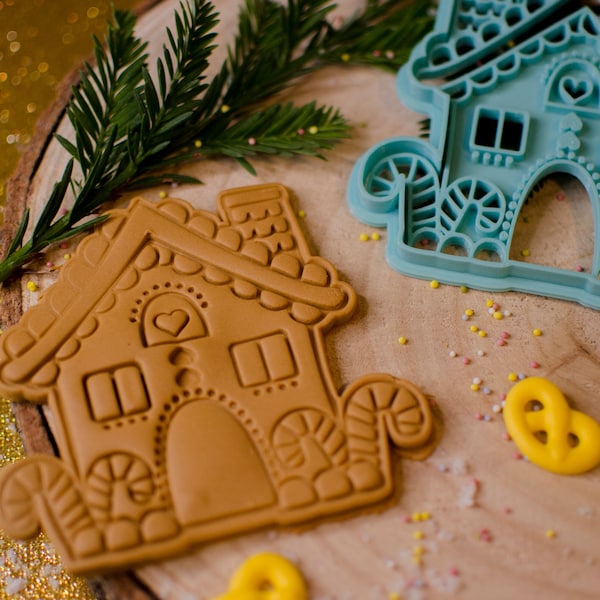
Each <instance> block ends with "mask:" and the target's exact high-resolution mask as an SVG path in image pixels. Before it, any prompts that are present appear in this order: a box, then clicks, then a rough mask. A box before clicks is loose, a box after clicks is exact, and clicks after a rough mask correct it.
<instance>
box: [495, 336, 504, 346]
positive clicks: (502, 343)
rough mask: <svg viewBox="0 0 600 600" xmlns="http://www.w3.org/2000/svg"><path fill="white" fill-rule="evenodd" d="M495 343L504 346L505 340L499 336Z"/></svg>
mask: <svg viewBox="0 0 600 600" xmlns="http://www.w3.org/2000/svg"><path fill="white" fill-rule="evenodd" d="M496 345H498V346H506V340H503V339H502V338H500V339H499V340H498V341H497V342H496Z"/></svg>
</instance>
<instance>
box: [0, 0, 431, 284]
mask: <svg viewBox="0 0 600 600" xmlns="http://www.w3.org/2000/svg"><path fill="white" fill-rule="evenodd" d="M431 7H432V2H430V1H418V0H414V1H413V2H411V3H407V2H402V1H401V2H398V1H397V0H366V5H365V8H364V9H363V10H362V11H358V12H357V13H356V14H355V15H353V16H352V18H350V19H348V20H347V21H346V22H344V23H342V24H341V25H340V26H337V27H336V26H335V25H334V24H333V23H332V22H331V13H332V11H333V10H334V9H335V4H334V3H332V2H330V1H328V0H287V3H280V2H278V1H276V0H245V4H243V6H242V9H241V10H240V14H239V19H238V31H237V35H236V36H235V39H234V41H233V43H232V44H231V45H230V46H229V47H228V49H227V50H228V51H227V58H226V60H225V61H224V62H223V64H222V65H221V68H220V69H219V70H218V72H217V74H216V75H215V76H214V77H213V78H212V79H211V80H210V81H209V80H208V79H207V76H206V70H207V68H208V66H209V60H210V57H211V54H212V52H213V50H214V48H215V38H216V33H215V31H214V29H215V26H216V24H217V19H218V14H217V13H216V11H215V8H214V6H213V4H212V3H211V2H210V1H209V0H182V1H181V2H180V5H179V10H178V11H177V12H176V13H175V27H174V30H171V29H167V30H166V36H167V43H166V44H165V45H164V46H163V50H162V54H161V55H160V56H159V58H158V59H157V60H156V65H155V66H156V76H155V78H153V77H151V75H150V70H149V67H148V55H147V52H146V49H147V43H146V42H144V41H143V40H140V39H139V38H137V37H136V36H135V33H134V27H135V24H136V19H135V17H134V16H133V14H132V13H128V12H122V11H114V13H113V22H112V24H110V25H109V26H108V30H107V34H106V38H105V40H104V43H101V42H100V41H99V40H98V39H96V38H94V58H95V65H94V67H92V66H91V65H89V64H87V63H85V64H84V68H83V70H82V72H81V81H80V84H79V85H78V86H77V87H76V88H73V95H72V99H71V101H70V103H69V106H68V108H67V116H68V118H69V120H70V122H71V124H72V127H73V131H74V138H73V139H72V140H71V139H66V138H65V137H63V136H60V135H57V136H56V137H57V139H58V141H59V142H60V143H61V144H62V146H63V147H64V148H65V149H66V150H67V152H68V153H69V154H70V155H71V160H70V161H69V162H68V164H67V165H66V167H65V170H64V172H63V174H62V177H61V178H60V180H59V181H57V182H56V184H55V185H54V187H53V189H52V192H51V194H50V196H49V198H48V200H47V201H46V204H45V206H44V209H43V211H42V213H41V215H40V216H39V218H38V220H37V222H36V223H35V225H34V226H33V227H32V228H31V229H32V233H31V235H30V237H29V239H27V240H25V237H26V234H27V231H29V229H30V227H29V225H30V223H29V220H30V212H29V209H27V210H25V212H24V214H23V219H22V221H21V224H20V225H19V227H18V228H17V231H16V233H15V236H14V238H13V240H12V242H11V244H10V247H9V248H8V251H7V254H6V256H5V257H4V259H3V260H2V261H1V262H0V283H1V282H3V281H5V280H6V279H7V278H8V277H9V276H11V275H12V274H13V273H14V272H15V271H16V270H17V269H19V268H21V267H23V266H24V265H26V264H28V263H30V262H31V261H32V260H33V259H35V258H37V257H38V256H40V255H41V253H42V252H43V250H44V249H45V248H46V247H48V246H49V245H51V244H54V243H56V242H59V241H62V240H64V239H67V238H69V237H71V236H73V235H76V234H78V233H80V232H82V231H85V230H87V229H89V228H90V227H92V226H94V225H96V224H97V223H99V222H101V221H102V220H103V219H104V217H103V216H102V215H98V211H99V209H100V208H101V207H102V205H103V204H104V203H105V202H107V201H108V200H110V199H113V198H116V197H117V196H118V195H120V194H122V193H123V192H125V191H127V190H132V189H139V188H143V187H148V186H157V185H160V184H164V183H167V182H169V183H171V182H175V183H198V180H197V179H195V178H193V177H190V176H187V175H184V174H181V173H179V172H178V171H177V170H176V169H177V167H179V166H180V165H181V164H183V163H186V162H189V161H191V160H196V159H197V158H198V157H201V156H222V157H229V158H233V159H235V160H237V161H238V162H239V163H240V164H241V165H242V166H243V167H244V168H246V169H247V170H248V171H250V172H251V173H254V172H255V171H254V168H253V167H252V165H251V164H250V162H249V160H248V159H249V158H252V157H254V156H258V155H261V154H262V155H276V156H283V157H289V156H294V155H306V156H313V157H317V158H324V155H323V151H325V150H330V149H331V148H333V146H334V145H335V144H336V143H337V142H338V141H340V140H341V139H343V138H345V137H348V135H349V131H350V126H349V124H348V123H347V122H346V120H345V119H344V117H343V116H342V115H341V114H340V112H339V111H338V110H336V109H334V108H333V107H327V106H319V105H318V104H317V103H316V102H310V103H307V104H305V105H303V106H294V105H293V104H291V103H287V104H282V103H278V102H277V94H279V93H280V92H281V91H282V90H285V89H286V88H287V87H289V86H291V85H293V84H294V83H295V82H296V81H297V80H298V78H300V77H301V76H303V75H305V74H307V73H309V72H311V71H314V70H316V69H318V68H321V67H323V66H324V65H326V64H331V63H353V64H370V65H375V66H378V67H383V68H387V69H390V70H395V69H397V68H398V67H399V66H400V64H401V63H402V62H403V61H404V60H405V59H406V57H407V56H408V52H409V51H410V49H411V48H412V46H413V45H414V43H416V41H417V40H418V39H419V38H420V37H421V36H422V35H423V34H424V33H425V31H426V30H427V29H428V28H429V27H430V26H431V24H432V17H431V14H430V11H431ZM75 164H77V166H78V169H75ZM69 190H70V192H71V194H72V208H71V209H70V210H68V211H67V212H66V213H65V214H63V215H61V216H59V212H60V211H61V208H62V206H63V205H64V201H65V198H66V197H67V194H68V192H69Z"/></svg>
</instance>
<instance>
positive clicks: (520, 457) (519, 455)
mask: <svg viewBox="0 0 600 600" xmlns="http://www.w3.org/2000/svg"><path fill="white" fill-rule="evenodd" d="M513 458H514V459H515V460H522V459H523V455H522V454H521V453H520V452H515V453H514V454H513Z"/></svg>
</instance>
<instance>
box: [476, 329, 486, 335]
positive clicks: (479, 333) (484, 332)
mask: <svg viewBox="0 0 600 600" xmlns="http://www.w3.org/2000/svg"><path fill="white" fill-rule="evenodd" d="M477 335H478V336H479V337H487V331H484V330H483V329H482V330H481V331H479V332H478V333H477Z"/></svg>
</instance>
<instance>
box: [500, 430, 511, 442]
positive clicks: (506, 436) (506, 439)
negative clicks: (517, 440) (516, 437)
mask: <svg viewBox="0 0 600 600" xmlns="http://www.w3.org/2000/svg"><path fill="white" fill-rule="evenodd" d="M502 439H503V440H504V441H505V442H510V441H511V440H512V437H510V433H508V431H505V432H504V433H503V434H502Z"/></svg>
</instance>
